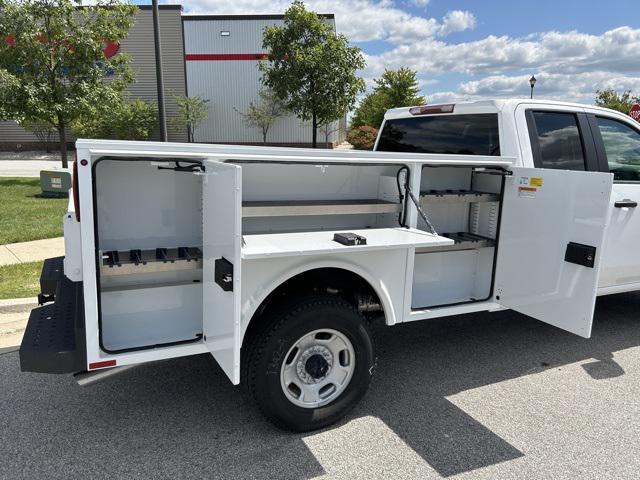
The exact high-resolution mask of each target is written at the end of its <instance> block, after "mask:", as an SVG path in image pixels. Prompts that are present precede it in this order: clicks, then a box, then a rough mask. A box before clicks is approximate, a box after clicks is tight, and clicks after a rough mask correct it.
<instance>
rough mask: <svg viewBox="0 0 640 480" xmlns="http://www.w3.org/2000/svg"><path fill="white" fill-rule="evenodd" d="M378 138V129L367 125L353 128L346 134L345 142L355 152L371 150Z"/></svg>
mask: <svg viewBox="0 0 640 480" xmlns="http://www.w3.org/2000/svg"><path fill="white" fill-rule="evenodd" d="M377 137H378V129H377V128H375V127H371V126H369V125H360V126H359V127H354V128H352V129H351V130H349V133H347V141H348V142H349V143H350V144H351V145H353V148H355V149H356V150H373V146H374V145H375V143H376V138H377Z"/></svg>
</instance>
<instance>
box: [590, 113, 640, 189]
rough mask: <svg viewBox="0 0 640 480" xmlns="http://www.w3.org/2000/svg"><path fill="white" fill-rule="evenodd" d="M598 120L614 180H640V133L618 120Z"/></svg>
mask: <svg viewBox="0 0 640 480" xmlns="http://www.w3.org/2000/svg"><path fill="white" fill-rule="evenodd" d="M596 120H597V122H598V128H599V130H600V134H601V135H602V142H603V143H604V151H605V153H606V154H607V162H608V163H609V171H610V172H611V173H613V178H614V180H622V181H634V182H640V133H638V131H637V130H635V129H633V128H631V127H630V126H628V125H626V124H624V123H622V122H619V121H618V120H613V119H611V118H604V117H596Z"/></svg>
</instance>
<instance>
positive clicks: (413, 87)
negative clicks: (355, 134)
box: [351, 67, 426, 128]
mask: <svg viewBox="0 0 640 480" xmlns="http://www.w3.org/2000/svg"><path fill="white" fill-rule="evenodd" d="M416 75H417V73H416V72H415V71H414V70H411V69H410V68H406V67H401V68H399V69H398V70H386V69H385V71H384V73H383V74H382V77H380V78H377V79H375V80H374V83H375V87H374V88H373V91H372V92H371V93H369V94H368V95H366V96H365V97H364V98H363V99H362V101H361V102H360V104H359V105H358V108H356V111H355V114H354V116H353V119H352V121H351V125H352V126H354V127H358V126H360V125H369V126H372V127H375V128H379V127H380V125H381V124H382V120H383V119H384V114H385V112H386V111H387V110H389V109H390V108H399V107H411V106H413V105H423V104H424V103H425V102H426V100H425V98H424V97H423V96H422V95H420V88H419V87H418V79H417V78H416Z"/></svg>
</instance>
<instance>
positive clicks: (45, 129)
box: [20, 120, 56, 153]
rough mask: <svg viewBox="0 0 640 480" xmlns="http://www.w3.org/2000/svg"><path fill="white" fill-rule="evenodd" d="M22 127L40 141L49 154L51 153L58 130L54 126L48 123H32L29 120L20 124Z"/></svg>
mask: <svg viewBox="0 0 640 480" xmlns="http://www.w3.org/2000/svg"><path fill="white" fill-rule="evenodd" d="M20 126H21V127H22V128H24V129H25V130H28V131H30V132H31V133H33V135H34V136H35V137H36V138H37V139H38V140H40V143H41V144H42V146H43V147H44V149H45V151H46V152H47V153H51V144H52V142H53V139H54V138H55V134H56V129H55V128H54V126H53V125H51V124H50V123H46V122H39V121H36V122H30V121H28V120H25V121H23V122H22V123H20Z"/></svg>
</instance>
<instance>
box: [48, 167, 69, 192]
mask: <svg viewBox="0 0 640 480" xmlns="http://www.w3.org/2000/svg"><path fill="white" fill-rule="evenodd" d="M40 188H41V189H42V196H43V197H67V196H69V189H70V188H71V172H70V171H69V169H67V168H60V169H56V170H41V171H40Z"/></svg>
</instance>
